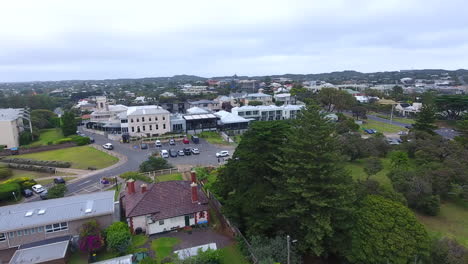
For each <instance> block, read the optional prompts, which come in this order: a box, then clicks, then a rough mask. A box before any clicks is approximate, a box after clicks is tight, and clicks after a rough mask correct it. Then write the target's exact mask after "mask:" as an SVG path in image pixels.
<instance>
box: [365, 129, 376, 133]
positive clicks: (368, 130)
mask: <svg viewBox="0 0 468 264" xmlns="http://www.w3.org/2000/svg"><path fill="white" fill-rule="evenodd" d="M364 132H366V133H367V134H375V132H377V131H375V130H374V129H364Z"/></svg>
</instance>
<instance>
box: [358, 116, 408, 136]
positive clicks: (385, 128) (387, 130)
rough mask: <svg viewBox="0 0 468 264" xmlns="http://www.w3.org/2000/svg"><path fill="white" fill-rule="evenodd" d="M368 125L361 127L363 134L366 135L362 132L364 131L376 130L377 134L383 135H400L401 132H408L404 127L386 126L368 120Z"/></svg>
mask: <svg viewBox="0 0 468 264" xmlns="http://www.w3.org/2000/svg"><path fill="white" fill-rule="evenodd" d="M365 122H366V123H364V124H362V125H361V132H362V133H365V132H364V131H362V129H375V130H377V132H381V133H398V132H399V131H406V130H407V129H406V128H404V127H400V126H396V125H390V124H386V123H383V122H379V121H375V120H371V119H367V120H365Z"/></svg>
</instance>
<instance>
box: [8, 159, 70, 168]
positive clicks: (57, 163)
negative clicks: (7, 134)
mask: <svg viewBox="0 0 468 264" xmlns="http://www.w3.org/2000/svg"><path fill="white" fill-rule="evenodd" d="M0 160H1V161H2V162H6V163H16V164H25V165H38V166H47V167H57V168H70V166H71V163H70V162H67V161H58V160H32V159H22V158H2V159H0Z"/></svg>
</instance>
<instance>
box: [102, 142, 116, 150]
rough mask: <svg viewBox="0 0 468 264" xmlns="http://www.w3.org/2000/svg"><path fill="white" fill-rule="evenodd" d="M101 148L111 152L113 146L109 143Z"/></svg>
mask: <svg viewBox="0 0 468 264" xmlns="http://www.w3.org/2000/svg"><path fill="white" fill-rule="evenodd" d="M102 147H103V148H105V149H108V150H113V149H114V146H113V145H112V144H111V143H106V144H104V145H102Z"/></svg>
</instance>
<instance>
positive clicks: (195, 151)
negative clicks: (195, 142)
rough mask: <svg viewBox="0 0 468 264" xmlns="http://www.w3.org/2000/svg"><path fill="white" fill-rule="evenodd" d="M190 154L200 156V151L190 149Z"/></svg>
mask: <svg viewBox="0 0 468 264" xmlns="http://www.w3.org/2000/svg"><path fill="white" fill-rule="evenodd" d="M192 154H193V155H197V154H200V150H198V149H197V148H193V149H192Z"/></svg>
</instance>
